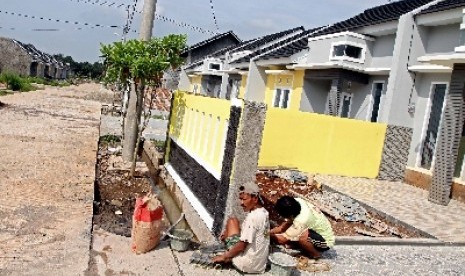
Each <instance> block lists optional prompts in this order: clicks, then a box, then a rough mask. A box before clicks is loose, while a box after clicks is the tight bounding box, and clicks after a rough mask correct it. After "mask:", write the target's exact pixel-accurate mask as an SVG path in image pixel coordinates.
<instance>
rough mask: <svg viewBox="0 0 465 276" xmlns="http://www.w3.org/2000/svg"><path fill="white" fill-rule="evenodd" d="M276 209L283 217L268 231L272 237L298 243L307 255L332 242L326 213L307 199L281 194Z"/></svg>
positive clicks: (276, 239)
mask: <svg viewBox="0 0 465 276" xmlns="http://www.w3.org/2000/svg"><path fill="white" fill-rule="evenodd" d="M275 210H276V211H277V213H278V214H279V215H280V216H282V217H284V218H285V219H286V221H284V223H282V224H281V225H280V226H278V227H275V228H273V229H272V230H271V231H270V234H271V238H272V239H273V241H275V242H277V243H279V244H284V245H297V246H298V247H300V248H301V249H302V251H303V252H304V253H305V254H306V255H307V256H308V257H310V258H314V259H318V258H320V257H321V252H324V251H326V250H328V249H329V248H331V247H332V246H334V241H335V239H334V233H333V229H332V227H331V224H330V222H329V221H328V219H327V218H326V217H325V215H324V214H323V213H322V212H321V211H320V210H318V209H317V208H316V207H315V206H313V204H311V203H310V202H308V201H306V200H304V199H301V198H294V197H290V196H283V197H281V198H280V199H278V201H277V202H276V204H275Z"/></svg>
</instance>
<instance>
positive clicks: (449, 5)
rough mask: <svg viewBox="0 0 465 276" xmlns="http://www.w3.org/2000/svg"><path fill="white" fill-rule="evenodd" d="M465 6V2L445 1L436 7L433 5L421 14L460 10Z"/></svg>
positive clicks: (463, 0)
mask: <svg viewBox="0 0 465 276" xmlns="http://www.w3.org/2000/svg"><path fill="white" fill-rule="evenodd" d="M463 6H465V0H445V1H441V2H439V3H437V4H435V5H432V6H431V7H429V8H427V9H425V10H424V11H422V12H420V14H426V13H433V12H439V11H445V10H451V9H454V8H459V7H463Z"/></svg>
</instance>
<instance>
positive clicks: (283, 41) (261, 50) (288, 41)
mask: <svg viewBox="0 0 465 276" xmlns="http://www.w3.org/2000/svg"><path fill="white" fill-rule="evenodd" d="M319 29H320V28H316V29H310V30H306V31H304V32H302V33H298V34H295V35H293V36H291V37H288V38H287V39H284V40H282V41H279V42H277V43H275V44H272V45H270V46H268V47H265V48H263V49H258V50H257V51H255V52H253V53H250V54H248V55H246V56H244V57H242V58H240V59H237V60H235V61H234V62H231V63H232V64H238V63H244V62H249V61H250V59H252V58H254V57H256V56H259V55H261V54H263V53H266V52H268V51H270V50H272V49H274V48H276V47H278V46H280V45H286V44H289V43H291V42H293V41H295V40H296V39H299V38H302V37H307V36H308V34H311V33H312V32H315V31H316V30H319ZM303 41H304V42H305V45H302V46H304V48H305V47H306V40H303Z"/></svg>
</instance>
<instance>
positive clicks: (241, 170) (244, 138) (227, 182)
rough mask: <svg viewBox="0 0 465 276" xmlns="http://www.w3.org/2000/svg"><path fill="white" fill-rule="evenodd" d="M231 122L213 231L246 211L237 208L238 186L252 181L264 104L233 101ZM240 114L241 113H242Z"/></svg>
mask: <svg viewBox="0 0 465 276" xmlns="http://www.w3.org/2000/svg"><path fill="white" fill-rule="evenodd" d="M234 102H236V103H237V104H233V106H232V107H231V116H230V124H229V128H228V135H227V140H226V146H225V155H224V159H223V168H222V174H221V184H220V187H219V190H218V193H217V198H216V210H217V212H216V213H215V215H214V224H213V231H214V233H215V234H216V235H219V234H220V233H221V230H222V229H223V227H224V224H225V221H226V219H227V218H228V217H229V216H236V217H237V218H239V219H240V220H243V219H244V217H245V214H244V212H243V210H242V208H241V207H240V203H239V197H238V188H239V187H240V186H241V185H242V184H243V183H245V182H247V181H255V174H256V171H257V168H258V158H259V153H260V146H261V143H262V138H263V129H264V126H265V117H266V105H265V104H264V103H257V102H249V101H244V104H243V107H242V108H240V107H239V105H241V106H242V103H241V101H240V100H233V103H234ZM241 113H242V114H241Z"/></svg>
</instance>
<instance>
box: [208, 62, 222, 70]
mask: <svg viewBox="0 0 465 276" xmlns="http://www.w3.org/2000/svg"><path fill="white" fill-rule="evenodd" d="M212 65H218V69H214V68H211V66H212ZM208 70H209V71H218V70H221V63H220V62H209V63H208Z"/></svg>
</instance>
